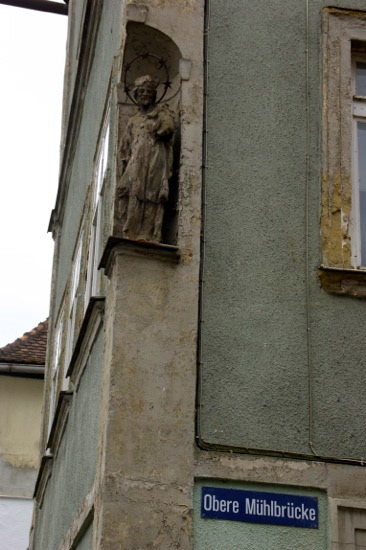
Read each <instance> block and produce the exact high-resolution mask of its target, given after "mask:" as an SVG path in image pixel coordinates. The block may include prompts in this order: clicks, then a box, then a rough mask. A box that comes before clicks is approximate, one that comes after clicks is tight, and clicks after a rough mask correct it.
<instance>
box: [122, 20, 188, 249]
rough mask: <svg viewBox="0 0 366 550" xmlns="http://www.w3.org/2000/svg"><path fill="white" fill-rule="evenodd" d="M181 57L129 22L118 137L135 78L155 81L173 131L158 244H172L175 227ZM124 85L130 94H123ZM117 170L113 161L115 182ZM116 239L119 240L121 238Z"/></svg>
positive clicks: (160, 37) (129, 110)
mask: <svg viewBox="0 0 366 550" xmlns="http://www.w3.org/2000/svg"><path fill="white" fill-rule="evenodd" d="M181 58H182V56H181V53H180V50H179V48H178V47H177V45H176V44H175V43H174V41H173V40H172V39H171V38H170V37H169V36H167V35H166V34H164V33H162V32H160V31H159V30H157V29H155V28H153V27H150V26H148V25H145V24H144V23H137V22H129V23H128V24H127V36H126V42H125V48H124V55H123V64H122V72H121V75H120V79H119V83H118V84H117V99H118V136H119V138H118V139H119V140H120V139H121V136H122V135H123V133H124V130H125V128H126V124H127V121H128V119H129V117H131V116H132V115H133V114H134V113H135V112H136V111H137V107H136V105H135V104H134V103H133V101H132V100H131V98H130V97H129V95H130V96H132V97H133V92H132V89H133V83H134V81H135V80H136V78H138V77H140V76H143V75H146V74H149V75H151V76H153V77H154V78H155V79H156V80H158V81H159V86H158V89H157V99H158V101H159V98H160V97H161V96H162V95H163V93H164V91H165V88H166V86H167V83H168V85H169V87H167V89H166V93H165V94H164V97H163V98H162V100H161V101H160V104H167V105H168V106H169V109H170V110H171V111H173V113H174V118H175V125H176V131H175V136H174V162H173V176H172V178H171V181H170V186H169V200H168V202H167V204H166V206H165V213H164V221H163V238H162V242H163V243H166V244H176V242H177V227H178V210H177V202H178V185H179V164H180V159H179V157H180V120H179V119H180V117H179V110H180V91H181V75H180V62H181ZM126 85H127V87H128V89H129V90H130V93H129V94H128V93H126ZM121 172H122V170H121V166H120V165H119V163H118V158H117V179H118V178H119V177H120V176H121ZM114 226H115V231H114V232H115V234H117V235H118V234H119V233H120V228H119V224H118V219H115V224H114ZM119 236H122V235H121V234H120V235H119Z"/></svg>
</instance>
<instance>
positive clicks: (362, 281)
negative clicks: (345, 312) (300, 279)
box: [318, 266, 366, 298]
mask: <svg viewBox="0 0 366 550" xmlns="http://www.w3.org/2000/svg"><path fill="white" fill-rule="evenodd" d="M318 278H319V281H320V286H321V288H322V289H323V290H325V292H329V293H331V294H341V295H343V296H353V297H355V298H366V269H343V268H339V267H325V266H320V268H319V269H318Z"/></svg>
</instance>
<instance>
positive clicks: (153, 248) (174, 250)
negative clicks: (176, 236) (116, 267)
mask: <svg viewBox="0 0 366 550" xmlns="http://www.w3.org/2000/svg"><path fill="white" fill-rule="evenodd" d="M120 254H123V255H126V256H135V257H136V256H138V257H145V258H155V259H159V260H162V261H167V262H171V263H174V264H177V263H179V261H180V252H179V248H178V247H177V246H174V245H171V244H163V243H152V242H147V241H133V240H130V239H123V238H120V237H109V239H108V241H107V244H106V246H105V248H104V251H103V255H102V258H101V260H100V264H99V268H104V271H105V274H106V275H108V273H109V271H110V269H111V266H112V264H113V261H114V258H115V256H118V255H120Z"/></svg>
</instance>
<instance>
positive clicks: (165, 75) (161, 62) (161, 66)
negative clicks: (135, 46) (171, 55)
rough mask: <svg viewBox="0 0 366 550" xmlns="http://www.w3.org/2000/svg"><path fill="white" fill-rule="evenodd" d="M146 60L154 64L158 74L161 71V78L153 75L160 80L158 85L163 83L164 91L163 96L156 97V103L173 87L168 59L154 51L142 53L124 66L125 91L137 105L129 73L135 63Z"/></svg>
mask: <svg viewBox="0 0 366 550" xmlns="http://www.w3.org/2000/svg"><path fill="white" fill-rule="evenodd" d="M145 60H147V61H149V62H150V64H152V65H154V67H155V69H156V73H157V75H159V73H160V78H158V77H157V76H156V75H151V76H152V77H153V78H155V80H156V81H157V82H158V86H159V85H160V84H162V85H163V92H162V94H161V96H160V97H159V98H157V99H156V101H155V103H156V104H158V103H160V102H161V101H162V99H163V98H164V97H165V95H166V93H167V91H168V90H169V88H171V87H172V82H171V81H170V79H169V71H168V67H167V63H166V59H164V58H163V57H159V56H157V55H154V54H152V53H140V54H138V55H136V57H134V58H133V59H131V61H128V62H127V63H126V64H125V67H124V69H125V70H124V73H125V78H124V91H125V93H126V95H127V97H128V98H129V99H130V100H131V101H132V103H134V104H135V105H137V103H136V100H135V98H134V97H133V95H132V94H131V91H132V89H133V84H131V83H130V82H129V73H130V72H131V68H132V66H133V65H134V64H135V63H138V62H141V61H145ZM143 74H146V73H143ZM143 74H141V75H140V76H143ZM137 78H138V77H137ZM164 79H165V80H164Z"/></svg>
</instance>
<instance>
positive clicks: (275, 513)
mask: <svg viewBox="0 0 366 550" xmlns="http://www.w3.org/2000/svg"><path fill="white" fill-rule="evenodd" d="M245 513H246V514H248V515H251V516H272V517H275V518H289V519H294V518H295V519H300V520H306V521H309V520H310V521H315V518H316V510H315V508H308V507H306V506H305V505H304V504H301V506H295V505H294V504H293V503H292V502H288V503H287V504H285V505H283V504H282V505H280V504H278V503H277V501H276V500H271V501H270V502H267V501H266V500H265V499H263V500H261V499H258V498H246V499H245Z"/></svg>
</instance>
